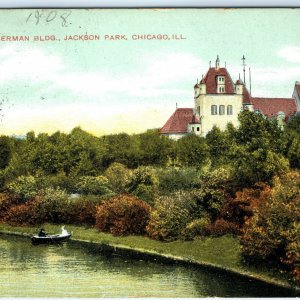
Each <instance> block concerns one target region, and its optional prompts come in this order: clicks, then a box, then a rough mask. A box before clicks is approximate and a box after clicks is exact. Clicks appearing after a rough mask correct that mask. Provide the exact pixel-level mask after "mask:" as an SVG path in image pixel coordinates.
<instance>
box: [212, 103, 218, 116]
mask: <svg viewBox="0 0 300 300" xmlns="http://www.w3.org/2000/svg"><path fill="white" fill-rule="evenodd" d="M211 114H212V115H217V114H218V108H217V105H212V106H211Z"/></svg>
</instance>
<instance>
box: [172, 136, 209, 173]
mask: <svg viewBox="0 0 300 300" xmlns="http://www.w3.org/2000/svg"><path fill="white" fill-rule="evenodd" d="M177 157H178V160H179V162H180V163H181V164H182V165H183V166H188V167H196V168H201V167H203V166H204V165H205V164H206V163H207V162H208V159H209V147H208V145H207V144H206V142H205V139H204V138H202V137H199V136H196V135H195V134H191V135H188V136H185V137H183V138H181V139H180V140H178V142H177Z"/></svg>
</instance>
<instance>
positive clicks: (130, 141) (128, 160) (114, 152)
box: [101, 133, 141, 168]
mask: <svg viewBox="0 0 300 300" xmlns="http://www.w3.org/2000/svg"><path fill="white" fill-rule="evenodd" d="M101 140H102V141H103V143H104V144H105V145H106V152H105V155H104V158H103V166H104V167H105V168H107V167H108V166H109V165H110V164H112V163H114V162H118V163H121V164H123V165H125V166H127V167H129V168H136V167H137V166H138V165H139V161H140V156H141V153H140V140H139V137H138V136H137V135H132V136H130V135H128V134H126V133H120V134H112V135H107V136H104V137H102V138H101Z"/></svg>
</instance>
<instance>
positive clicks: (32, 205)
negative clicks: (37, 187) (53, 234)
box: [4, 199, 43, 225]
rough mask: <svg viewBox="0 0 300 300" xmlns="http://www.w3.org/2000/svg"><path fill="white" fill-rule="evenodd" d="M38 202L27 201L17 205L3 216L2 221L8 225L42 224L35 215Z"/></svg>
mask: <svg viewBox="0 0 300 300" xmlns="http://www.w3.org/2000/svg"><path fill="white" fill-rule="evenodd" d="M37 205H38V202H37V201H36V200H35V199H34V200H30V201H27V202H26V203H22V204H19V205H15V206H12V207H10V209H8V211H7V212H6V214H5V216H4V221H5V222H7V223H8V224H10V225H35V224H39V223H43V222H42V221H41V219H40V217H39V216H38V214H37V211H38V210H37Z"/></svg>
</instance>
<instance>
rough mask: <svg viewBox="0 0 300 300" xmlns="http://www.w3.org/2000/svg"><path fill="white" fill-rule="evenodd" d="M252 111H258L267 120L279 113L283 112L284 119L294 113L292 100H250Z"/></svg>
mask: <svg viewBox="0 0 300 300" xmlns="http://www.w3.org/2000/svg"><path fill="white" fill-rule="evenodd" d="M251 102H252V104H253V108H254V110H259V111H260V112H261V113H262V114H264V115H266V116H267V117H269V118H272V117H276V116H277V115H278V113H279V112H284V114H285V117H286V118H287V117H289V116H291V115H293V114H295V113H296V110H297V108H296V101H295V99H294V98H255V97H254V98H251Z"/></svg>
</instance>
